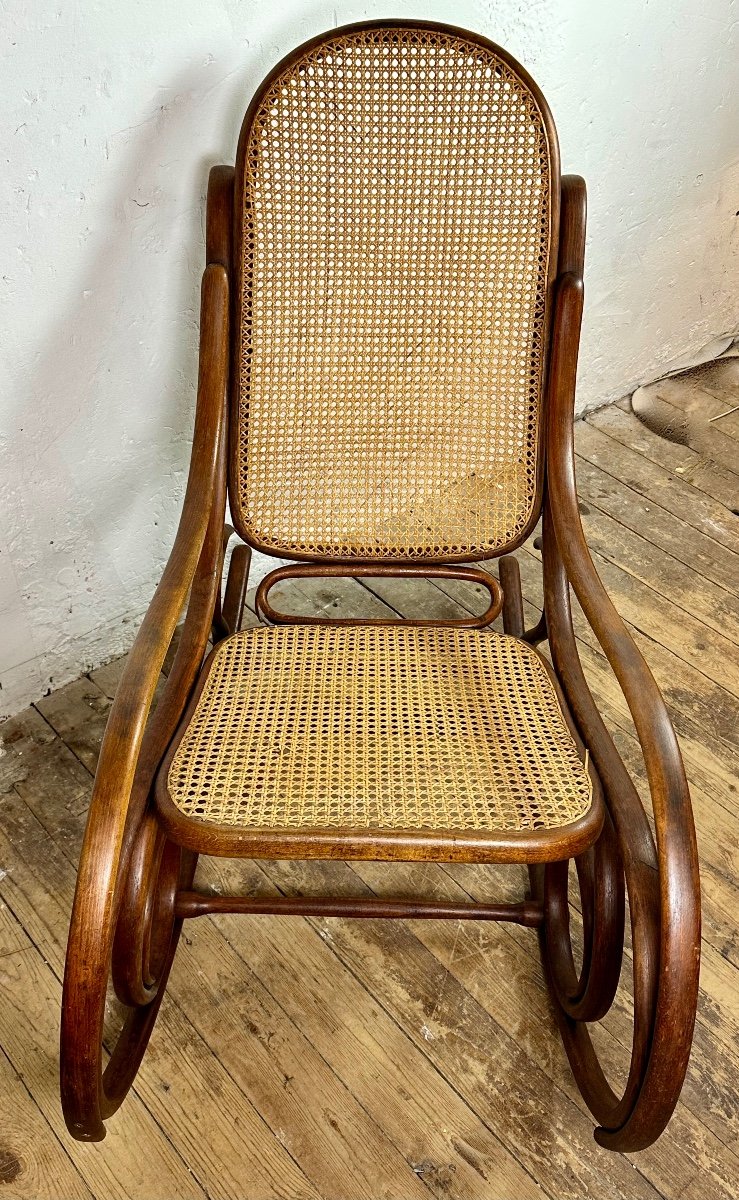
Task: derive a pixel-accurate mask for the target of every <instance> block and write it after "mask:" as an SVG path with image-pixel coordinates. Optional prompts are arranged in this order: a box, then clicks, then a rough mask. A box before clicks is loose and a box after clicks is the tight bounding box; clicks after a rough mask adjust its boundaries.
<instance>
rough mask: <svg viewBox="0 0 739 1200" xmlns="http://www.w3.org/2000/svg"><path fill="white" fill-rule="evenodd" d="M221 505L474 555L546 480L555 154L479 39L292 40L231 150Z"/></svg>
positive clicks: (347, 543) (322, 550) (253, 529)
mask: <svg viewBox="0 0 739 1200" xmlns="http://www.w3.org/2000/svg"><path fill="white" fill-rule="evenodd" d="M236 178H237V186H236V229H235V234H236V236H235V257H236V319H237V332H236V337H237V347H236V352H235V362H234V366H235V370H234V380H233V388H234V403H233V424H232V431H233V433H232V441H231V473H230V487H231V510H232V513H233V516H234V519H235V523H236V524H237V526H238V528H239V532H240V533H241V534H242V536H244V537H246V539H247V540H248V541H250V542H251V543H252V544H253V545H256V546H258V547H260V548H261V549H264V550H266V551H268V552H270V553H273V554H279V555H284V556H286V557H294V558H314V557H315V558H333V559H361V560H394V559H395V560H398V559H400V560H424V559H436V560H464V559H474V558H484V557H490V556H492V555H495V554H499V553H500V552H501V551H502V550H503V549H505V547H506V546H508V545H510V544H511V543H513V542H515V541H517V540H518V539H520V537H521V535H522V534H523V533H524V532H525V531H526V530H527V528H529V527H530V525H531V522H532V520H533V519H534V518H535V516H536V513H537V508H538V505H539V499H540V491H541V487H540V483H541V470H542V464H541V457H542V450H541V424H542V415H541V414H542V399H543V388H544V382H545V373H546V347H547V329H548V318H549V307H550V305H549V298H550V290H551V285H552V279H553V270H554V260H555V258H556V244H555V243H556V231H557V220H558V210H557V206H558V197H559V165H558V155H557V145H556V135H555V133H554V129H553V125H552V122H551V118H550V116H549V113H548V110H547V108H546V105H545V103H544V101H543V99H542V98H541V95H540V94H539V92H538V90H537V89H536V87H535V85H534V84H533V83H532V82H531V81H530V80H529V78H528V76H526V74H525V73H524V72H523V71H522V69H521V68H520V67H518V66H517V64H515V63H514V62H513V61H512V60H511V59H510V58H509V57H508V56H507V55H506V54H505V53H504V52H503V51H501V50H499V49H498V48H496V47H494V46H493V45H492V44H490V43H488V42H487V41H485V40H484V39H481V38H478V37H476V36H474V35H471V34H465V33H462V32H459V31H456V30H452V29H449V28H446V27H443V26H442V27H439V26H432V25H428V24H414V23H408V22H403V23H401V22H380V23H374V24H372V25H363V26H353V27H348V28H346V29H344V30H338V31H334V32H333V33H330V34H327V35H324V36H323V37H321V38H320V39H317V40H316V41H314V42H312V43H309V44H308V45H307V46H304V47H302V48H301V49H300V50H298V51H297V52H295V53H294V54H293V55H291V56H290V57H289V58H288V59H287V60H285V61H284V62H283V63H282V64H281V65H280V66H279V67H278V68H276V70H275V71H274V72H273V73H272V75H271V76H270V77H269V78H268V79H267V80H266V82H265V84H263V86H262V88H261V89H260V91H259V92H258V94H257V96H256V97H255V99H254V101H253V103H252V105H251V107H250V109H249V112H248V113H247V117H246V120H245V123H244V128H243V130H242V135H241V141H240V145H239V155H238V161H237V168H236Z"/></svg>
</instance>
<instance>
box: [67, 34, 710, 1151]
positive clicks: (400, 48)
mask: <svg viewBox="0 0 739 1200" xmlns="http://www.w3.org/2000/svg"><path fill="white" fill-rule="evenodd" d="M207 210H208V211H207V265H206V268H205V273H204V276H203V288H202V312H201V351H200V378H199V386H198V402H197V414H196V419H195V432H194V441H193V450H192V462H191V467H190V475H189V479H188V484H187V491H186V494H185V500H184V511H183V514H182V519H181V523H180V526H179V529H178V532H177V537H176V541H175V545H174V549H173V552H172V556H171V558H170V560H169V562H168V564H167V567H166V570H165V572H164V576H163V578H162V581H161V584H160V586H159V588H158V589H157V592H156V594H155V596H154V599H153V601H152V604H151V606H150V608H149V611H148V613H147V615H146V617H145V618H144V622H143V625H142V626H141V629H140V631H139V634H138V637H137V639H136V642H135V645H134V647H133V650H132V651H131V653H130V655H129V658H128V661H127V664H126V667H125V670H124V673H123V677H122V679H121V682H120V687H119V690H118V694H117V696H116V698H115V702H114V704H113V706H112V709H111V713H110V718H109V721H108V727H107V730H106V734H105V739H104V743H103V747H102V751H101V755H100V763H99V767H98V771H97V776H96V780H95V788H94V793H93V798H92V804H91V808H90V815H89V820H88V825H87V831H86V835H85V842H84V847H83V851H82V858H81V862H80V871H79V882H78V886H77V894H76V898H75V903H74V911H73V914H72V923H71V930H70V937H69V950H68V957H67V968H66V974H65V981H64V998H63V1014H62V1040H61V1089H62V1100H63V1105H64V1112H65V1116H66V1120H67V1124H68V1127H69V1129H70V1131H71V1133H72V1134H73V1135H74V1137H77V1138H81V1139H91V1140H95V1139H99V1138H102V1137H103V1136H104V1133H105V1127H104V1121H105V1120H106V1119H107V1118H108V1117H110V1116H111V1114H112V1113H113V1112H114V1111H115V1110H116V1108H117V1107H118V1105H119V1104H120V1103H121V1101H122V1100H123V1098H124V1096H125V1095H126V1093H127V1091H128V1089H129V1087H130V1086H131V1083H132V1081H133V1079H134V1077H135V1074H136V1071H137V1069H138V1067H139V1064H140V1062H141V1059H142V1056H143V1054H144V1050H145V1048H146V1045H147V1042H148V1039H149V1036H150V1034H151V1031H152V1028H153V1025H154V1023H155V1020H156V1016H157V1011H158V1008H159V1004H160V1002H161V999H162V994H163V992H164V988H165V985H166V982H167V976H168V973H169V970H170V966H171V963H172V959H173V956H174V952H175V947H176V945H177V940H178V937H179V934H180V929H181V927H182V924H183V921H184V920H185V919H186V918H190V917H194V916H198V915H200V914H202V913H206V912H242V913H248V912H252V913H254V912H273V913H296V914H329V915H346V916H367V915H374V916H388V917H390V916H392V917H398V916H401V917H402V916H403V915H412V916H414V917H415V918H418V917H429V918H432V917H440V918H445V917H447V918H448V917H454V918H457V917H460V916H467V917H470V918H476V919H489V920H508V921H511V920H512V921H518V922H520V923H521V924H522V925H526V926H530V927H532V928H535V929H536V930H537V931H538V935H539V939H540V944H541V952H542V955H543V961H544V965H545V971H546V977H547V980H548V984H549V988H550V991H551V998H552V1003H553V1005H554V1008H555V1010H556V1014H557V1018H558V1022H559V1026H560V1029H561V1033H562V1037H563V1039H564V1044H565V1047H566V1050H567V1054H568V1056H569V1059H570V1062H571V1065H572V1070H573V1072H574V1075H575V1078H576V1080H577V1083H578V1085H579V1087H580V1089H581V1091H582V1094H583V1096H584V1098H585V1100H586V1102H587V1104H588V1106H589V1107H590V1109H591V1110H592V1113H593V1115H594V1117H595V1120H596V1122H597V1124H598V1128H597V1130H596V1138H597V1140H598V1141H599V1142H600V1143H601V1144H602V1145H604V1146H607V1147H610V1148H611V1149H614V1150H622V1151H630V1150H638V1149H640V1148H642V1147H645V1146H647V1145H649V1144H650V1143H651V1142H652V1141H653V1140H654V1139H655V1138H656V1137H658V1136H659V1134H660V1133H661V1131H662V1130H663V1129H664V1127H665V1125H666V1123H667V1121H668V1120H669V1117H670V1114H671V1113H672V1110H673V1108H674V1106H675V1103H676V1101H677V1098H678V1095H679V1092H680V1088H681V1086H682V1082H683V1078H684V1075H685V1070H686V1067H687V1062H688V1056H689V1051H690V1042H691V1036H692V1029H693V1022H694V1017H695V1009H696V998H697V982H698V956H699V927H700V917H699V886H698V868H697V857H696V844H695V834H694V828H693V820H692V814H691V808H690V800H689V796H688V790H687V786H686V780H685V774H684V771H683V766H682V762H681V758H680V752H679V750H678V746H677V742H676V740H675V735H674V732H673V729H672V726H671V724H670V720H669V718H668V715H667V711H666V709H665V704H664V701H663V699H662V696H661V695H660V692H659V690H658V689H657V686H656V684H655V682H654V680H653V678H652V676H651V674H650V672H649V670H648V668H647V666H646V665H645V663H644V661H643V659H642V658H641V657H640V655H639V653H638V651H637V649H636V647H635V645H634V643H633V641H632V639H631V637H630V636H629V634H628V632H627V630H626V629H625V627H624V625H623V623H622V622H621V620H620V619H619V617H618V615H617V613H616V612H615V610H614V608H613V606H612V604H611V602H610V600H609V599H608V597H607V595H606V593H605V591H604V590H603V587H602V585H601V583H600V581H599V579H598V576H597V574H596V572H595V568H594V566H593V563H592V561H591V558H590V555H589V552H588V549H587V546H586V543H585V538H584V535H583V530H582V527H581V524H580V517H579V512H578V505H577V498H576V492H575V473H574V455H573V407H574V390H575V372H576V362H577V352H578V340H579V330H580V320H581V314H582V305H583V281H582V273H583V256H584V239H585V186H584V184H583V181H582V180H581V179H580V178H578V177H576V176H565V177H560V169H559V158H558V150H557V137H556V133H555V129H554V125H553V122H552V118H551V115H550V113H549V109H548V108H547V105H546V103H545V101H544V99H543V97H542V95H541V93H540V92H539V90H538V88H537V87H536V85H535V84H534V83H533V82H532V80H531V79H530V78H529V77H528V75H527V74H526V72H525V71H524V70H522V68H521V67H520V66H519V65H518V64H517V63H516V62H514V61H513V60H512V59H511V58H510V56H509V55H508V54H506V53H505V52H504V51H503V50H500V49H498V48H497V47H496V46H494V45H492V44H491V43H490V42H488V41H486V40H485V39H484V38H481V37H478V36H477V35H474V34H469V33H465V32H463V31H461V30H456V29H452V28H449V27H444V26H437V25H432V24H429V23H425V22H411V21H402V22H401V21H379V22H373V23H366V24H362V25H355V26H350V27H347V28H345V29H340V30H338V31H337V30H334V31H332V32H331V33H329V34H326V35H324V36H321V37H319V38H316V39H315V40H313V41H311V42H309V43H308V44H307V45H304V46H302V47H301V48H300V49H298V50H296V51H295V52H294V53H292V54H290V55H289V57H288V58H286V59H285V60H284V61H283V62H281V63H280V64H279V66H278V67H276V68H275V70H274V71H272V73H271V74H270V75H269V77H268V78H267V80H266V81H265V83H264V84H263V85H262V86H261V88H260V89H259V91H258V93H257V95H256V96H255V98H254V100H253V102H252V104H251V106H250V108H249V110H248V113H247V116H246V119H245V122H244V126H243V131H242V135H241V139H240V142H239V149H238V155H237V160H236V168H235V170H234V169H233V168H231V167H215V168H214V169H213V170H212V172H211V176H210V182H209V190H208V205H207ZM227 496H228V501H229V504H230V511H231V514H232V517H231V519H232V520H233V525H234V529H235V534H236V535H238V538H239V539H240V541H239V543H238V545H237V547H236V549H235V550H234V551H233V553H232V556H231V559H230V567H229V571H228V577H227V581H226V585H225V590H224V593H223V597H222V595H221V575H222V571H223V564H224V553H225V549H226V544H227V543H228V541H229V539H230V538H231V537H232V536H234V529H232V528H231V527H230V526H227V525H225V524H224V522H225V505H226V498H227ZM540 517H543V529H542V555H543V573H544V611H543V612H542V614H541V618H540V619H539V621H538V622H537V623H536V625H535V627H534V628H531V629H525V627H524V621H523V602H522V596H521V585H520V579H519V570H518V563H517V561H516V559H515V557H513V556H512V555H511V554H510V552H511V551H512V550H514V549H515V548H516V547H517V546H519V545H520V544H521V543H522V542H523V541H524V540H525V539H526V538H527V537H529V535H530V534H531V533H532V531H533V529H534V526H535V525H536V523H537V522H538V521H539V519H540ZM224 530H225V533H224ZM252 547H256V548H258V549H259V550H261V551H264V552H266V553H267V554H271V555H274V556H279V557H282V558H286V559H291V560H294V562H293V564H291V565H289V566H287V567H281V568H280V569H279V570H277V571H275V572H272V573H271V574H270V575H268V576H267V577H266V579H264V580H263V581H262V583H261V584H260V586H259V588H258V590H257V593H256V602H255V603H256V607H257V609H258V611H259V612H260V613H261V614H262V616H264V617H265V618H266V619H267V620H268V621H269V624H266V625H263V626H261V627H257V628H249V629H245V630H243V631H240V629H239V627H240V624H241V617H242V613H243V605H244V597H245V592H246V587H247V577H248V569H249V560H250V555H251V548H252ZM494 558H498V559H499V581H498V579H496V578H495V577H494V576H493V575H492V574H491V573H490V572H487V571H484V570H483V569H482V568H480V567H475V566H472V565H465V564H471V563H474V562H475V561H477V560H480V559H482V560H485V559H494ZM301 560H302V561H301ZM321 574H323V575H344V576H350V577H356V576H372V575H374V576H380V575H395V576H415V577H418V576H432V577H436V578H437V579H439V580H440V581H441V582H443V580H444V578H446V579H447V580H448V579H455V580H460V579H462V580H470V581H474V582H476V583H478V584H479V583H483V584H484V586H485V587H486V588H487V590H488V592H489V594H490V605H489V607H488V610H487V612H485V613H484V615H483V616H481V617H475V616H470V617H469V618H467V619H460V620H457V621H446V622H443V621H440V622H432V621H414V622H411V621H403V620H402V619H400V618H399V619H398V620H397V621H394V620H365V621H346V620H345V621H336V620H334V621H331V620H329V619H325V618H323V617H310V618H306V617H296V616H295V615H294V614H289V613H280V612H277V611H276V610H275V609H274V607H273V605H272V603H271V602H270V599H269V591H270V588H271V587H272V586H273V584H274V583H275V582H276V581H277V580H279V579H283V578H285V577H288V576H290V577H293V578H301V577H305V576H315V575H321ZM570 588H572V589H573V590H574V592H575V594H576V596H577V598H578V600H579V602H580V605H581V607H582V609H583V611H584V614H585V616H586V618H587V620H588V621H589V623H590V625H591V626H592V629H593V631H594V633H595V636H596V637H597V639H598V642H599V643H600V645H601V647H602V649H603V651H604V652H605V654H606V656H607V658H608V660H609V661H610V663H611V665H612V667H613V670H614V672H615V674H616V676H617V678H618V681H619V684H620V686H621V688H622V690H623V693H624V696H625V698H626V701H627V702H628V706H629V708H630V710H631V713H632V715H633V719H634V723H635V726H636V730H637V733H638V735H639V739H640V742H641V746H642V749H643V752H644V758H645V763H646V773H647V777H648V781H649V787H650V791H651V799H652V807H653V815H654V829H655V833H656V836H655V833H653V830H652V826H651V823H650V820H649V819H648V818H647V815H646V813H645V810H644V807H643V805H642V802H641V800H640V798H639V795H638V793H637V791H636V789H635V786H634V784H633V782H632V780H631V779H630V777H629V775H628V773H627V770H626V768H625V766H624V763H623V762H622V760H621V758H620V756H619V754H618V752H617V750H616V747H615V745H614V743H613V741H612V740H611V737H610V736H609V734H608V732H607V730H606V727H605V725H604V723H603V721H602V719H601V717H600V715H599V713H598V710H597V708H596V705H595V703H594V700H593V697H592V696H591V693H590V691H589V689H588V685H587V683H586V680H585V677H584V674H583V670H582V667H581V664H580V660H579V657H578V651H577V644H576V640H575V636H574V633H573V625H572V619H571V611H570ZM185 603H187V612H186V617H185V620H184V626H183V628H182V633H181V637H180V640H179V643H178V645H177V649H176V653H175V654H174V659H173V662H172V665H171V669H170V671H169V675H168V678H167V682H166V686H165V687H164V690H163V693H162V694H161V697H160V699H159V702H158V704H157V706H156V707H155V708H153V707H152V700H153V698H154V691H155V687H156V685H157V681H158V679H159V675H160V671H161V668H162V665H163V663H164V660H165V656H166V655H167V652H168V650H169V648H170V644H171V643H172V640H173V635H174V634H175V630H176V628H177V626H178V622H179V621H180V616H181V612H182V609H183V606H184V605H185ZM501 612H502V619H503V624H504V630H505V632H504V633H498V632H495V631H492V630H490V629H488V628H486V626H489V625H490V623H491V622H492V621H493V620H494V619H495V618H496V617H497V616H498V615H499V614H500V613H501ZM210 638H212V642H213V649H212V650H211V651H210V653H209V652H208V642H209V639H210ZM544 642H548V647H549V657H550V659H551V663H550V661H549V660H548V659H547V658H545V657H544V656H543V655H541V654H540V653H539V651H538V649H537V646H538V645H539V644H541V643H544ZM198 854H210V855H227V856H228V855H230V856H246V857H254V858H261V859H277V858H282V859H286V858H287V859H290V858H293V859H294V858H298V859H311V858H339V859H377V860H391V859H405V860H433V861H436V862H457V863H459V862H476V863H526V864H528V865H529V867H530V893H529V895H528V896H526V897H522V899H521V901H520V903H517V904H511V903H507V904H504V903H488V904H470V905H461V904H442V903H440V902H439V901H434V900H424V899H418V900H415V899H414V900H408V899H399V900H385V899H380V898H374V899H372V900H367V899H363V898H360V899H351V900H348V899H346V898H344V899H337V898H329V897H326V898H323V899H315V898H309V897H306V896H294V897H286V896H281V897H279V898H277V899H270V900H266V901H265V899H264V898H260V897H253V896H251V897H250V896H232V897H224V896H215V895H210V894H208V893H205V892H199V891H197V890H196V888H195V886H194V882H193V879H194V871H195V863H196V859H197V856H198ZM571 859H572V860H574V862H575V864H576V867H577V878H578V880H579V886H580V894H581V901H582V911H583V935H584V951H583V954H582V960H581V965H580V966H579V967H576V965H575V962H576V956H575V954H574V953H573V947H572V944H571V940H570V927H569V915H568V874H569V860H571ZM627 892H628V896H629V901H630V904H629V911H630V920H631V933H632V939H631V941H632V949H631V952H632V954H633V978H634V1035H633V1050H632V1055H631V1066H630V1071H629V1075H628V1079H627V1081H626V1084H625V1088H624V1089H623V1093H622V1094H621V1095H620V1096H619V1095H616V1094H615V1092H614V1091H613V1090H612V1088H611V1086H610V1084H609V1083H608V1081H607V1079H606V1076H605V1074H604V1072H603V1070H602V1068H601V1065H600V1063H599V1060H598V1057H597V1054H596V1051H595V1048H594V1045H593V1042H592V1041H591V1037H590V1033H589V1025H590V1023H592V1022H595V1021H598V1020H599V1019H600V1018H602V1017H603V1016H604V1015H605V1014H606V1012H607V1011H608V1010H609V1008H610V1006H611V1004H612V1002H613V999H614V995H615V993H616V988H617V984H618V980H619V973H620V969H621V962H622V950H623V944H624V925H625V908H626V906H625V895H626V893H627ZM110 975H112V981H113V984H114V986H115V990H116V993H117V996H118V998H119V999H120V1000H121V1001H122V1002H123V1004H124V1005H125V1006H126V1012H127V1017H126V1020H125V1023H124V1025H123V1028H122V1032H121V1034H120V1036H119V1038H118V1041H117V1043H116V1044H115V1046H114V1047H113V1048H112V1053H111V1055H110V1058H109V1060H108V1061H107V1065H104V1052H103V1044H102V1038H103V1017H104V1012H105V1000H106V988H107V984H108V979H109V976H110Z"/></svg>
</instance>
